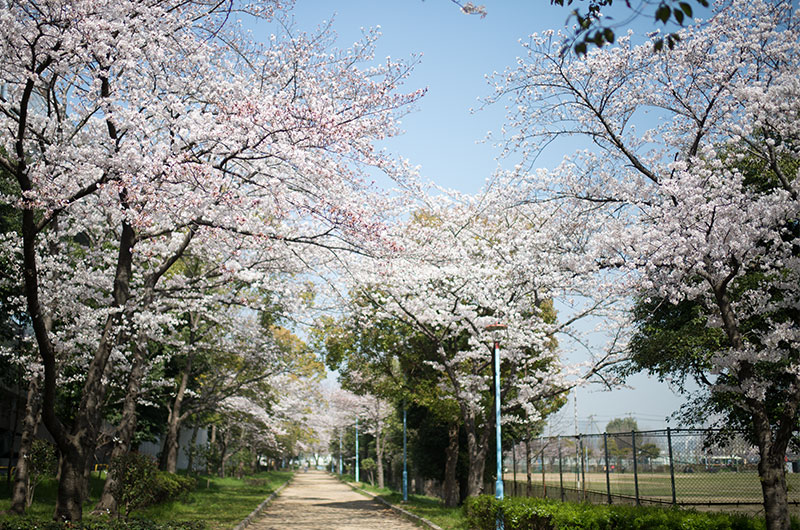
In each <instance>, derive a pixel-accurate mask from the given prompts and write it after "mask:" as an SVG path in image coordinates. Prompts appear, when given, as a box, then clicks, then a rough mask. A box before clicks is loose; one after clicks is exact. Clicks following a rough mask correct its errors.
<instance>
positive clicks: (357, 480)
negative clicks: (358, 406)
mask: <svg viewBox="0 0 800 530" xmlns="http://www.w3.org/2000/svg"><path fill="white" fill-rule="evenodd" d="M356 482H361V481H360V480H359V479H358V416H356Z"/></svg>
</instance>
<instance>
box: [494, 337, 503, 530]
mask: <svg viewBox="0 0 800 530" xmlns="http://www.w3.org/2000/svg"><path fill="white" fill-rule="evenodd" d="M494 417H495V434H496V443H497V456H496V458H497V482H496V483H495V487H494V491H495V498H497V499H498V500H503V442H502V434H501V431H500V341H498V340H497V339H495V341H494ZM496 527H497V530H503V528H504V525H503V514H502V513H500V512H498V515H497V525H496Z"/></svg>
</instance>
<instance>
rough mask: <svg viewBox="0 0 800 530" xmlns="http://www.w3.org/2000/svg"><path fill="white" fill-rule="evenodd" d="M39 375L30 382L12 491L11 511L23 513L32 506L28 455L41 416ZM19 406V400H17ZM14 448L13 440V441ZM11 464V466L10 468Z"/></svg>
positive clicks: (35, 375)
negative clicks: (30, 501)
mask: <svg viewBox="0 0 800 530" xmlns="http://www.w3.org/2000/svg"><path fill="white" fill-rule="evenodd" d="M39 383H40V380H39V375H38V374H33V375H32V376H31V380H30V382H29V383H28V395H27V400H26V401H25V415H24V417H23V419H22V439H21V440H20V444H19V457H18V458H17V469H16V476H15V478H14V488H13V490H12V492H11V508H10V510H11V513H16V514H19V515H22V514H23V513H25V510H26V509H27V508H28V507H29V506H30V503H29V500H30V499H31V496H30V495H29V488H30V466H29V462H28V455H29V454H30V452H31V447H32V446H33V440H34V439H35V438H36V428H37V427H38V425H39V420H40V418H41V401H40V399H39ZM17 406H19V401H17ZM12 448H13V442H12ZM10 467H11V466H9V468H10Z"/></svg>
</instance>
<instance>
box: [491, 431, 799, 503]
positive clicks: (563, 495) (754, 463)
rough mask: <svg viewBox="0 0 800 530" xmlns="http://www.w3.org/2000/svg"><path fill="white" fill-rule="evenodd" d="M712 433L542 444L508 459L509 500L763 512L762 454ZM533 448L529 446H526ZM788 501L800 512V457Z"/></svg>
mask: <svg viewBox="0 0 800 530" xmlns="http://www.w3.org/2000/svg"><path fill="white" fill-rule="evenodd" d="M715 434H718V431H713V430H707V429H666V430H655V431H633V432H622V433H604V434H582V435H578V436H559V437H543V438H537V439H533V440H530V441H529V442H527V444H526V442H519V443H516V444H514V447H513V448H512V449H511V450H510V451H507V452H505V454H504V466H505V470H506V471H505V472H504V479H505V484H506V486H505V489H506V491H507V492H508V494H509V495H518V496H536V497H547V498H552V499H560V500H570V501H581V502H593V503H617V504H678V505H685V506H708V507H715V506H716V507H718V508H720V509H722V508H725V507H731V506H733V507H735V506H748V505H752V506H757V505H760V504H762V503H763V496H762V492H761V483H760V481H759V478H758V461H759V456H758V450H757V449H756V448H755V447H753V446H752V445H751V444H749V443H748V442H747V441H746V440H745V438H744V437H743V436H739V435H737V436H733V437H731V438H729V439H727V440H726V441H725V442H724V443H721V442H718V441H717V439H718V438H719V437H716V436H714V435H715ZM526 445H527V447H526ZM786 466H787V467H786V471H787V474H786V478H787V484H788V490H789V493H788V494H789V502H790V504H792V505H794V510H793V511H796V510H797V508H798V505H800V456H796V455H790V457H789V458H788V459H787V464H786Z"/></svg>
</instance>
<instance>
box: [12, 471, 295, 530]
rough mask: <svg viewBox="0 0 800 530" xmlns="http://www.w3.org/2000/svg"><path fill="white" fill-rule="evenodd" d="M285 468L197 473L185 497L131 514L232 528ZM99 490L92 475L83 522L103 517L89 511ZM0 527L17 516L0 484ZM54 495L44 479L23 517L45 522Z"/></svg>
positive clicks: (280, 481)
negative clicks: (237, 474)
mask: <svg viewBox="0 0 800 530" xmlns="http://www.w3.org/2000/svg"><path fill="white" fill-rule="evenodd" d="M291 476H292V473H291V472H288V471H267V472H263V473H259V474H257V475H252V476H249V477H245V478H243V479H241V480H239V479H236V478H219V477H210V476H203V475H201V476H199V477H198V479H197V488H196V489H195V490H194V491H192V492H190V493H189V494H188V495H186V496H185V498H183V499H181V500H176V501H169V502H165V503H162V504H158V505H155V506H149V507H147V508H143V509H141V510H135V511H134V512H133V513H132V514H131V518H135V519H144V520H149V521H153V522H156V523H164V522H168V521H186V522H200V523H202V524H204V525H205V527H206V528H208V529H210V530H219V529H223V528H227V529H229V528H232V527H233V526H235V525H236V524H238V523H239V522H240V521H241V520H242V519H244V518H245V517H247V516H248V515H249V514H250V512H252V511H253V510H254V509H255V508H256V507H257V506H258V505H259V504H260V503H261V501H263V500H264V499H266V498H267V497H268V496H269V495H270V493H272V492H273V491H275V490H276V489H277V488H278V487H279V486H280V485H281V484H283V483H284V482H286V481H287V480H289V478H291ZM101 491H102V479H94V478H93V481H92V484H91V487H90V493H91V495H90V497H89V499H88V500H87V502H86V504H84V520H85V521H86V522H87V523H93V522H99V521H102V520H105V519H104V518H103V517H95V516H92V515H90V512H91V510H92V507H93V506H94V504H95V503H96V502H97V499H98V496H99V493H100V492H101ZM0 493H4V494H3V495H2V497H0V528H12V527H13V526H12V525H14V524H15V521H17V520H19V517H17V516H14V515H8V514H7V511H8V509H9V507H10V506H11V501H10V494H9V489H8V488H7V487H5V485H4V486H3V487H0ZM55 499H56V484H55V481H48V482H46V483H44V484H42V485H40V486H39V487H38V488H37V489H36V496H35V498H34V502H33V505H32V506H31V509H30V510H29V511H28V514H27V516H26V518H25V519H28V520H37V521H42V522H43V523H45V522H49V521H50V520H52V517H53V510H54V507H55Z"/></svg>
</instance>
